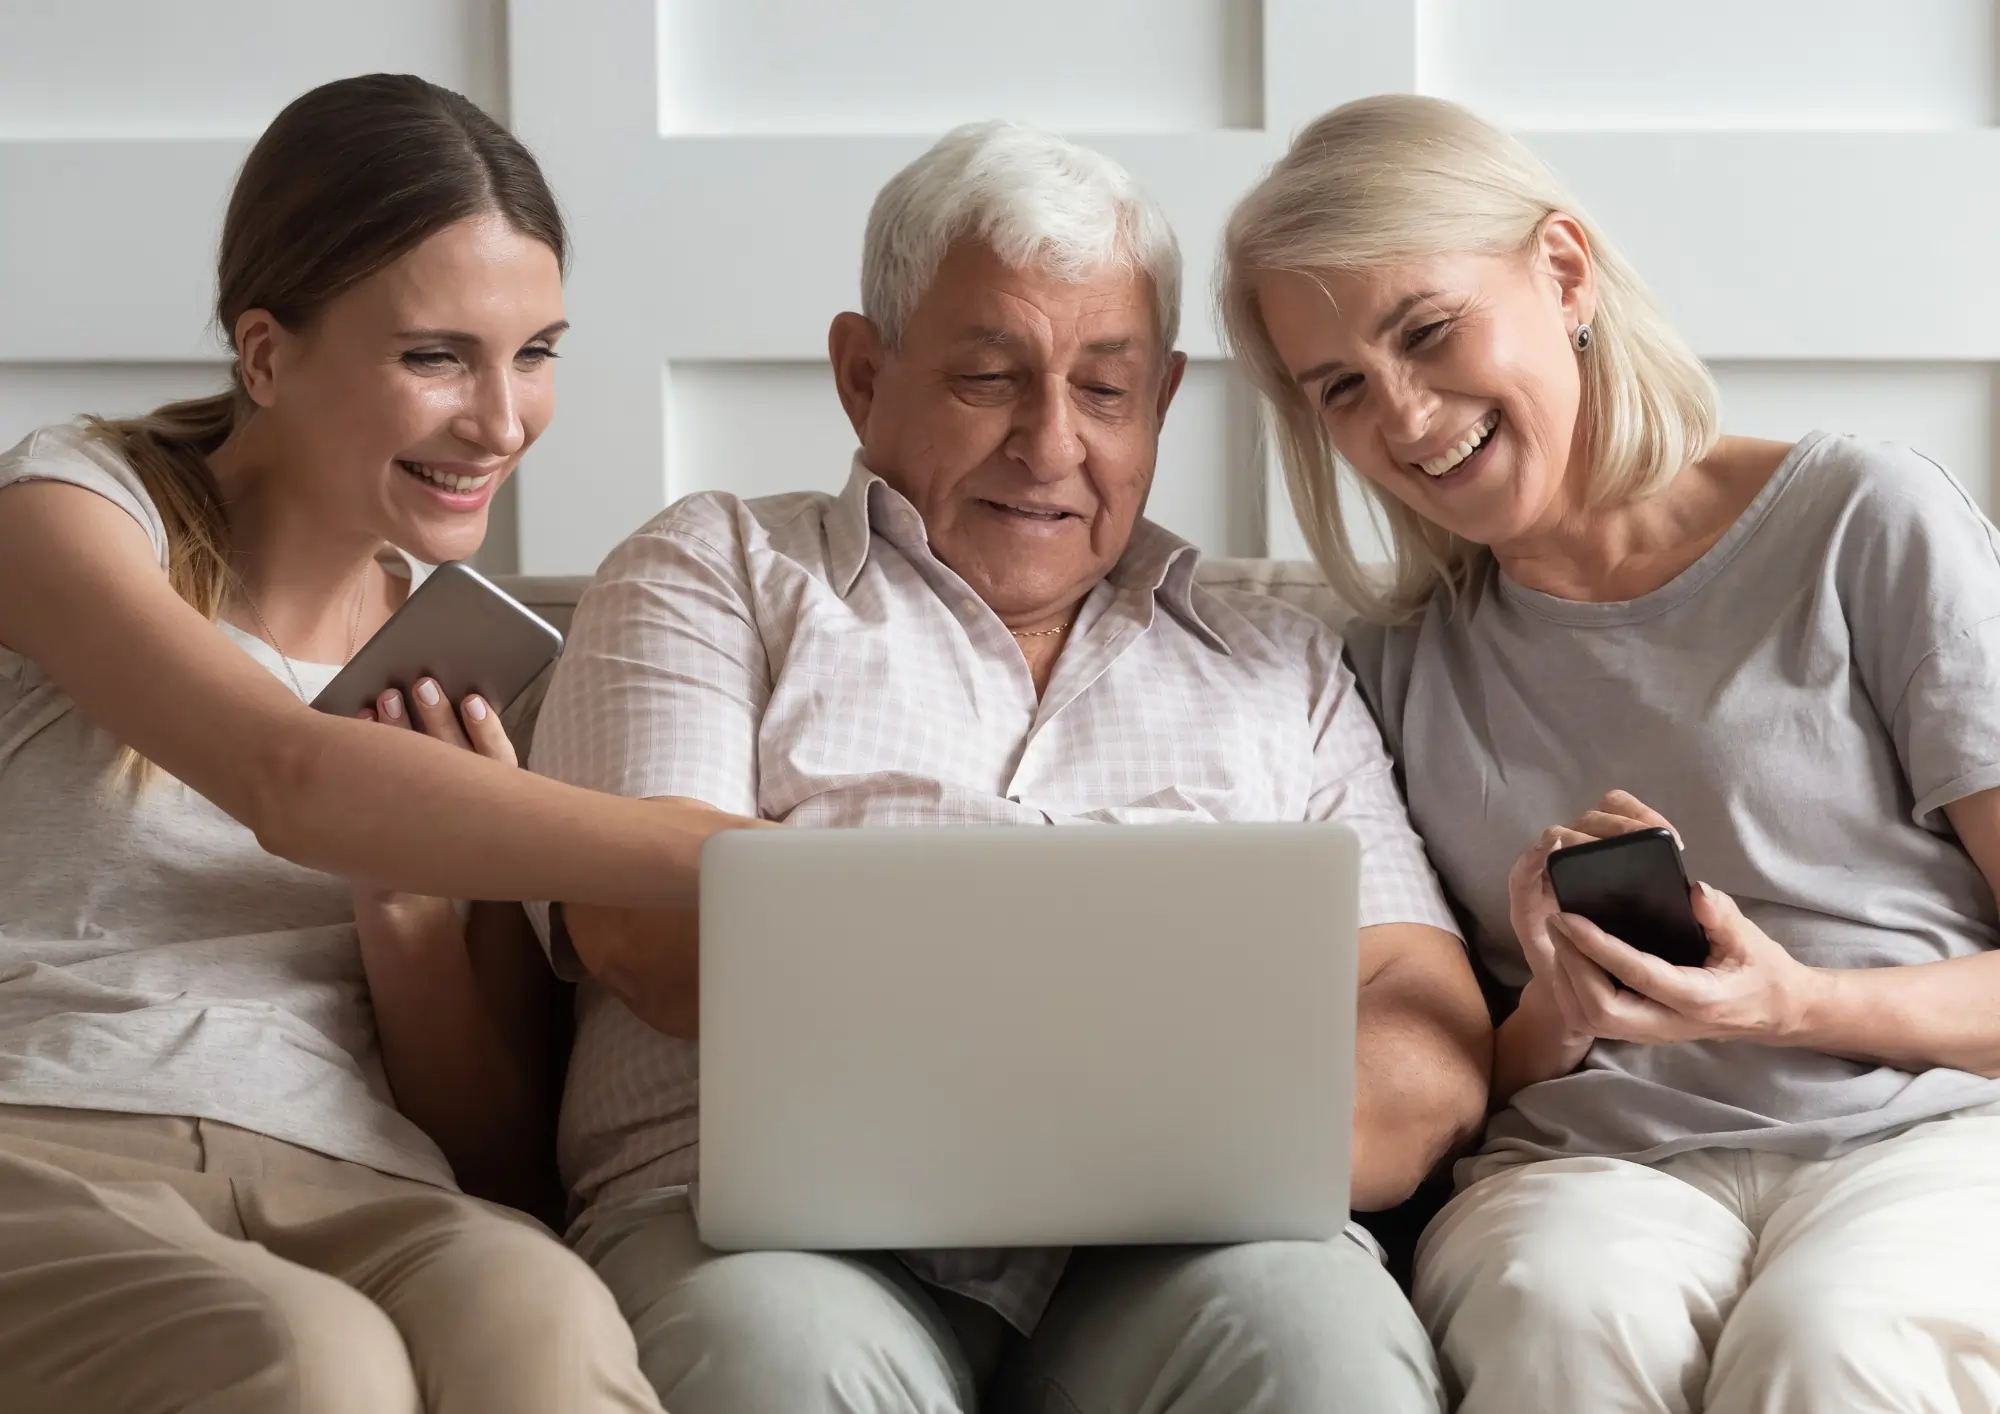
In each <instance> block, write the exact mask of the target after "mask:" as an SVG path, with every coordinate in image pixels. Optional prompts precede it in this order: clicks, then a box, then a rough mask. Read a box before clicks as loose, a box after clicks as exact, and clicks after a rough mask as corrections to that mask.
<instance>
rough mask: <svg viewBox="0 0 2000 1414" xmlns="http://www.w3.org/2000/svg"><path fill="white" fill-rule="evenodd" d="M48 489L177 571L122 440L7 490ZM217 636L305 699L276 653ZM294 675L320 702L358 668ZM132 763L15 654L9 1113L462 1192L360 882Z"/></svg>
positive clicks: (12, 466) (6, 659)
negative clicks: (440, 1144)
mask: <svg viewBox="0 0 2000 1414" xmlns="http://www.w3.org/2000/svg"><path fill="white" fill-rule="evenodd" d="M37 480H40V481H60V482H67V483H68V484H70V485H73V486H80V487H83V488H84V489H86V490H89V491H92V492H95V493H96V494H97V495H99V496H102V497H103V498H104V499H105V500H107V501H109V502H111V503H112V504H113V505H115V506H118V507H119V508H120V509H122V510H123V511H125V512H126V514H128V515H130V516H131V517H132V518H133V520H135V521H137V522H138V523H139V525H140V526H141V527H143V528H144V529H145V531H146V534H147V536H148V537H149V538H150V539H151V541H152V546H153V551H154V553H155V554H156V555H157V556H159V558H160V561H161V563H162V564H164V563H165V558H166V551H167V539H166V529H165V526H164V525H163V523H162V521H161V519H160V514H159V512H158V510H157V509H156V508H155V507H154V505H153V502H152V500H151V498H150V497H148V496H147V494H146V489H145V486H144V485H143V483H141V482H140V480H139V478H138V477H137V476H136V475H135V474H134V473H133V471H132V469H131V468H130V467H129V466H127V465H125V463H124V462H123V461H122V460H121V459H120V458H119V457H118V455H117V454H116V453H115V452H114V451H112V450H111V449H110V448H109V447H107V446H105V445H104V444H103V443H101V442H98V441H95V440H92V439H90V438H88V437H86V436H84V434H83V433H82V431H81V429H79V428H76V427H52V428H44V429H42V430H41V431H39V432H36V433H34V434H32V435H30V436H29V437H28V439H27V440H26V441H24V442H22V443H21V444H20V445H19V446H17V447H15V448H14V449H13V450H12V451H9V452H6V453H5V454H0V489H4V488H5V487H7V486H10V485H13V484H15V483H17V482H22V481H37ZM7 506H8V498H7V497H6V496H5V495H4V494H0V515H6V514H7ZM410 569H411V573H412V575H413V577H414V576H415V575H417V574H419V573H421V569H420V567H417V566H414V565H412V566H411V567H410ZM217 629H218V631H219V632H221V633H223V634H225V635H226V636H228V637H229V638H230V639H231V641H232V642H234V643H236V644H237V646H239V647H240V648H242V649H243V651H244V652H245V653H247V654H249V655H250V656H251V657H252V658H254V659H255V660H256V661H257V662H258V663H260V664H262V665H263V666H264V667H265V668H267V669H268V670H270V672H271V673H272V675H273V676H275V677H276V678H277V679H278V680H279V681H280V682H282V683H284V684H285V685H286V688H287V690H292V682H291V677H290V675H289V674H287V673H286V672H285V670H284V664H283V663H282V662H280V660H279V659H278V657H277V655H276V654H275V653H274V652H272V650H271V649H270V648H268V647H266V646H265V645H264V644H263V643H261V642H259V641H258V640H256V639H254V638H251V637H250V636H248V635H247V634H243V633H240V632H238V631H237V630H236V629H234V628H232V627H230V626H229V625H227V624H222V625H218V626H217ZM292 668H293V670H294V671H296V673H297V674H298V677H299V679H300V684H301V685H302V686H303V688H304V690H305V692H306V694H307V695H308V696H310V695H311V694H314V693H316V692H318V691H319V690H320V689H321V688H323V687H324V686H325V685H326V684H327V682H329V681H330V680H331V679H332V677H333V675H334V674H335V673H336V672H338V671H339V669H338V668H337V667H335V666H332V665H329V664H320V663H301V662H298V661H296V660H294V662H293V664H292ZM120 751H121V747H120V744H119V742H118V741H117V740H116V739H114V738H113V737H112V736H111V735H110V733H108V732H106V731H105V730H104V729H103V728H101V727H99V726H98V725H97V724H96V723H95V722H93V721H91V720H90V719H89V718H88V717H86V716H85V715H84V714H83V712H82V711H81V710H80V709H79V708H78V707H77V705H76V703H74V702H73V701H71V700H70V698H69V696H68V695H67V694H66V693H64V692H63V690H62V689H61V688H60V687H58V686H57V685H56V684H55V683H54V682H52V681H50V680H49V678H48V676H47V675H46V674H44V673H43V672H42V670H41V669H40V668H39V667H38V666H37V665H36V664H34V663H32V662H30V661H29V660H28V659H26V658H23V657H22V656H20V655H19V654H17V653H13V652H10V651H9V650H8V649H6V648H5V647H4V646H0V1105H49V1106H55V1107H58V1108H63V1109H88V1110H111V1111H117V1112H120V1113H127V1114H157V1115H182V1116H190V1117H199V1118H203V1119H213V1120H221V1121H223V1122H225V1123H228V1124H233V1125H237V1126H238V1127H240V1128H243V1129H248V1130H252V1131H254V1132H256V1133H258V1134H264V1135H268V1136H270V1137H271V1138H274V1139H282V1140H285V1141H286V1142H288V1143H292V1144H298V1145H301V1146H303V1147H305V1148H308V1149H315V1150H318V1151H319V1152H320V1153H323V1154H329V1155H331V1156H332V1157H334V1158H337V1159H346V1160H349V1161H350V1162H353V1163H358V1164H366V1165H367V1166H368V1167H370V1168H373V1169H380V1170H382V1171H383V1172H385V1173H392V1174H397V1175H400V1176H401V1177H404V1178H414V1179H419V1180H422V1181H423V1182H426V1183H433V1184H437V1185H440V1186H442V1187H452V1186H454V1185H453V1183H452V1175H451V1168H450V1166H449V1165H448V1164H447V1163H446V1162H445V1159H444V1155H443V1154H441V1153H440V1152H439V1151H438V1148H437V1146H436V1145H435V1144H433V1143H432V1142H431V1140H430V1138H429V1137H428V1136H427V1135H425V1134H424V1132H423V1131H422V1130H420V1129H419V1128H418V1127H417V1126H416V1125H415V1124H413V1123H411V1122H410V1120H409V1119H408V1118H406V1117H405V1116H404V1115H402V1114H401V1113H399V1112H398V1111H397V1109H396V1106H395V1102H394V1100H393V1099H392V1098H391V1096H390V1093H389V1085H388V1081H387V1079H386V1078H385V1076H384V1074H383V1070H382V1062H381V1053H380V1048H379V1046H378V1044H377V1041H376V1035H375V1018H374V1012H373V1010H372V1008H371V1007H370V1005H369V1000H368V981H367V977H366V976H365V975H364V973H363V971H362V967H361V953H360V947H359V944H358V943H357V941H356V938H355V933H354V908H353V904H352V901H351V898H350V894H349V889H348V886H347V884H346V883H345V882H344V881H342V880H340V879H337V878H334V877H333V876H332V875H329V874H322V873H319V872H317V871H315V870H311V869H302V868H300V867H299V866H298V865H296V864H292V863H290V862H288V861H286V860H283V859H279V858H278V857H277V856H275V855H272V854H268V853H266V852H265V851H264V850H263V848H262V847H260V846H259V845H258V843H257V839H256V836H255V835H253V834H252V833H251V832H250V831H249V830H248V829H246V828H244V826H242V825H240V824H238V823H237V822H236V821H235V820H233V819H231V818H230V817H229V816H228V815H227V814H225V813H224V812H223V811H222V810H220V809H219V808H217V807H216V806H215V805H213V804H211V803H210V802H209V801H208V800H206V799H204V798H203V797H202V796H200V795H197V794H196V793H195V792H194V791H192V790H189V789H188V788H187V787H186V786H184V785H182V784H181V783H180V782H179V781H176V780H173V779H171V778H165V777H161V778H157V779H155V780H154V781H153V782H152V783H151V784H150V785H148V786H147V787H146V788H145V789H143V790H138V791H134V790H131V789H129V788H126V787H123V786H121V785H120V784H119V783H118V780H117V778H116V768H117V764H118V758H119V755H120Z"/></svg>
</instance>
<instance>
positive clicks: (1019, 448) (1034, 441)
mask: <svg viewBox="0 0 2000 1414" xmlns="http://www.w3.org/2000/svg"><path fill="white" fill-rule="evenodd" d="M1013 442H1014V448H1013V450H1014V458H1015V460H1016V461H1018V462H1020V463H1021V464H1022V465H1023V466H1025V467H1027V469H1028V470H1029V471H1030V472H1031V473H1032V474H1033V475H1035V476H1036V477H1039V478H1045V479H1048V480H1055V479H1058V478H1060V477H1064V476H1067V475H1069V473H1071V472H1072V471H1074V470H1075V469H1076V466H1077V463H1078V462H1080V461H1082V460H1083V439H1082V438H1081V437H1079V436H1078V435H1077V428H1076V411H1075V409H1074V408H1073V407H1071V406H1070V400H1069V398H1068V397H1067V396H1066V395H1063V394H1044V395H1042V396H1039V397H1034V398H1028V399H1024V400H1023V403H1022V406H1021V409H1020V412H1019V415H1018V417H1017V420H1016V422H1015V424H1014V437H1013Z"/></svg>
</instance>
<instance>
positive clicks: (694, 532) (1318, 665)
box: [533, 457, 1457, 1332]
mask: <svg viewBox="0 0 2000 1414" xmlns="http://www.w3.org/2000/svg"><path fill="white" fill-rule="evenodd" d="M1197 558H1198V552H1197V551H1196V550H1195V548H1194V546H1192V545H1190V544H1188V543H1187V542H1185V541H1183V540H1180V539H1178V538H1177V537H1175V536H1173V535H1170V534H1168V533H1167V532H1166V531H1164V530H1162V529H1160V528H1159V527H1158V526H1155V525H1153V524H1151V523H1150V522H1147V521H1143V520H1142V521H1140V522H1139V524H1138V526H1137V527H1136V529H1135V530H1134V533H1133V536H1132V541H1131V544H1130V545H1129V547H1128V548H1127V550H1126V552H1125V554H1124V556H1123V558H1122V559H1120V560H1119V562H1118V564H1117V566H1116V567H1115V568H1114V569H1113V570H1112V572H1111V574H1110V575H1109V576H1108V577H1107V578H1106V580H1105V581H1104V582H1103V583H1101V584H1099V585H1098V586H1097V588H1095V589H1094V590H1092V591H1091V593H1090V595H1089V596H1088V597H1087V598H1086V600H1085V601H1084V605H1083V608H1082V611H1081V613H1080V614H1079V616H1078V618H1077V621H1076V626H1075V628H1074V629H1073V630H1072V631H1071V634H1070V637H1069V640H1068V642H1067V645H1066V647H1065V649H1064V651H1063V654H1062V657H1061V658H1060V660H1059V661H1058V662H1057V665H1056V669H1055V673H1054V676H1053V678H1052V680H1051V681H1050V683H1049V686H1048V691H1047V693H1046V695H1045V696H1043V697H1042V698H1041V699H1040V700H1039V701H1038V700H1037V699H1036V696H1035V688H1034V685H1033V682H1032V681H1031V679H1030V677H1029V675H1028V668H1027V664H1026V662H1025V661H1024V659H1023V658H1022V655H1021V650H1020V648H1019V647H1018V646H1017V645H1016V643H1015V641H1014V639H1013V637H1012V636H1011V635H1010V634H1009V633H1008V631H1007V627H1006V625H1004V624H1003V623H1002V622H1001V621H1000V619H999V617H998V616H997V615H995V614H994V612H993V611H992V610H991V609H989V608H988V607H987V606H986V605H985V604H984V603H982V602H981V601H980V600H979V598H978V597H977V596H976V595H974V594H973V592H972V591H971V590H970V589H969V588H968V587H967V586H966V584H965V582H964V581H963V580H961V579H960V578H959V577H958V576H957V575H956V574H954V573H953V572H952V571H951V570H950V569H948V568H947V567H946V566H945V565H944V564H943V562H941V561H940V560H939V559H938V558H937V557H936V556H935V555H933V554H932V553H931V551H930V548H929V545H928V542H927V540H926V537H925V534H924V528H923V523H922V521H921V519H920V518H919V517H918V515H917V512H916V510H915V509H914V508H913V507H912V506H911V505H910V503H909V502H908V501H906V500H905V499H904V498H903V497H902V496H900V495H898V494H897V493H896V492H895V491H894V490H893V489H892V488H891V487H890V486H889V485H888V484H887V483H886V482H884V481H882V480H881V479H880V478H878V477H876V476H875V475H873V474H872V473H871V472H869V471H868V470H867V469H866V468H865V467H863V466H862V465H861V463H860V460H859V458H858V457H857V458H856V461H855V467H854V474H853V476H852V477H851V478H850V480H849V481H848V484H847V488H846V489H845V490H844V491H842V492H841V494H840V495H839V496H838V497H834V496H826V495H820V494H803V493H802V494H798V495H788V496H771V497H766V498H763V499H760V500H754V501H741V500H738V499H737V498H735V497H732V496H725V495H720V494H714V493H708V494H703V495H698V496H693V497H690V498H689V499H687V500H685V501H682V502H680V503H679V504H678V505H676V506H673V507H671V508H669V509H668V510H667V511H665V512H664V513H662V514H661V515H660V516H659V517H657V518H656V519H655V520H654V521H653V522H652V523H651V524H649V525H647V526H646V527H645V528H644V529H642V530H640V531H639V532H638V533H637V534H635V535H633V536H632V537H631V538H630V539H629V540H627V541H625V543H624V544H622V545H620V546H619V547H618V548H617V549H616V550H614V551H613V552H612V554H611V556H610V558H608V559H607V560H606V561H605V562H604V565H603V567H602V568H601V569H600V570H599V571H598V574H597V578H596V579H595V581H593V583H592V584H591V586H590V588H589V589H588V590H587V591H586V592H585V593H584V595H583V598H582V600H581V602H580V603H579V604H578V605H577V612H576V620H575V623H574V625H573V627H572V629H571V631H570V638H569V644H568V648H567V649H566V651H565V652H564V654H563V657H562V661H561V666H560V668H559V669H558V671H557V673H556V677H555V681H554V683H553V684H552V685H551V687H550V689H549V694H548V698H547V701H546V703H545V704H544V706H543V708H542V712H541V717H540V720H539V722H538V724H537V726H536V730H535V739H534V752H533V764H534V768H535V769H536V770H537V771H541V772H544V773H546V774H548V775H551V776H554V777H556V778H558V779H561V780H565V781H570V782H573V783H575V784H577V785H581V786H588V787H590V788H592V789H595V790H601V791H610V792H613V793H615V794H619V795H627V796H639V797H643V796H659V795H676V796H692V797H695V798H697V799H701V800H705V801H708V802H710V803H711V804H713V805H716V806H718V807H720V808H721V809H724V810H728V811H732V812H735V813H737V814H742V815H760V816H762V817H764V818H765V819H769V820H785V821H789V822H790V823H792V824H795V825H818V826H856V825H916V824H924V825H976V824H1022V825H1041V824H1077V823H1120V824H1124V823H1143V822H1154V821H1189V820H1327V819H1337V820H1341V821H1344V822H1345V823H1347V824H1349V825H1351V826H1353V827H1354V828H1355V830H1356V831H1357V832H1358V833H1359V834H1360V836H1361V840H1362V847H1363V855H1362V860H1363V862H1362V873H1361V878H1362V886H1361V923H1362V926H1364V927H1366V926H1369V925H1371V924H1381V923H1423V924H1429V925H1430V926H1432V927H1435V928H1442V929H1445V930H1446V931H1449V932H1452V933H1456V932H1457V928H1456V925H1455V924H1454V923H1453V921H1452V917H1451V913H1450V911H1449V910H1448V909H1447V908H1446V906H1445V902H1444V898H1443V895H1442V894H1441V893H1440V891H1439V888H1438V884H1437V880H1436V878H1435V876H1434V875H1433V874H1432V872H1431V868H1430V864H1429V862H1428V860H1427V859H1426V858H1425V855H1424V851H1423V846H1422V844H1421V843H1420V842H1419V841H1418V839H1417V836H1416V834H1415V833H1414V832H1413V831H1412V830H1411V828H1410V825H1409V822H1408V820H1407V819H1406V818H1405V816H1404V813H1403V804H1402V799H1401V796H1400V795H1399V793H1398V791H1397V789H1396V786H1395V784H1394V782H1393V780H1392V778H1391V775H1390V766H1389V759H1388V757H1387V755H1386V754H1385V753H1384V751H1383V749H1382V743H1381V740H1380V738H1379V736H1378V735H1377V733H1376V730H1375V726H1374V723H1373V722H1372V721H1371V719H1370V718H1369V716H1368V712H1367V709H1366V707H1365V706H1364V705H1363V704H1362V702H1361V699H1360V697H1359V696H1358V694H1357V693H1356V691H1355V688H1354V681H1353V678H1352V677H1351V675H1350V674H1349V673H1348V671H1347V669H1346V667H1345V666H1344V665H1343V664H1342V662H1341V660H1340V642H1339V640H1338V638H1336V637H1335V635H1334V634H1333V633H1332V632H1331V631H1330V630H1329V629H1328V628H1326V627H1325V626H1324V625H1323V624H1321V623H1320V622H1319V621H1318V620H1316V619H1314V618H1312V617H1311V616H1310V615H1308V614H1306V613H1304V612H1303V611H1301V610H1298V609H1295V608H1293V607H1291V606H1290V605H1287V604H1284V603H1282V602H1280V601H1278V600H1276V599H1273V598H1270V597H1268V596H1264V595H1256V594H1248V593H1231V592H1227V591H1222V592H1218V591H1212V590H1209V589H1206V588H1203V587H1202V586H1199V585H1197V584H1196V583H1195V580H1194V570H1195V564H1196V560H1197ZM533 911H534V912H536V913H537V914H540V915H541V917H540V918H539V919H538V921H539V922H540V923H541V924H542V926H543V927H544V929H545V930H546V910H541V909H537V910H533ZM565 942H566V940H564V939H561V938H558V939H557V940H556V942H555V946H554V948H553V950H552V954H553V956H554V960H555V962H556V965H557V967H558V969H559V970H561V971H564V972H565V973H566V974H568V975H571V976H576V975H577V974H578V973H579V972H580V969H579V968H578V966H577V963H576V959H575V956H574V953H573V952H572V951H570V950H569V949H568V948H567V947H566V946H565ZM581 981H582V985H581V987H580V989H579V993H578V1025H577V1036H576V1045H575V1049H574V1051H573V1053H572V1057H571V1060H570V1069H569V1084H568V1089H567V1092H566V1094H565V1096H564V1103H563V1111H562V1124H561V1131H560V1137H559V1148H560V1157H561V1162H562V1168H563V1176H564V1179H565V1181H566V1182H567V1183H568V1184H569V1185H570V1188H571V1190H572V1192H573V1193H574V1195H575V1197H576V1199H577V1201H578V1202H579V1203H581V1204H584V1205H597V1204H604V1203H610V1202H616V1201H619V1200H623V1199H625V1198H629V1197H632V1196H634V1195H636V1194H639V1193H642V1192H646V1191H648V1190H653V1189H658V1188H662V1187H667V1186H672V1185H681V1184H689V1183H692V1182H693V1181H694V1180H695V1177H696V1170H697V1167H698V1163H697V1157H696V1152H697V1151H696V1144H695V1137H696V1121H695V1105H696V1096H697V1084H696V1047H695V1045H694V1044H693V1043H691V1042H685V1041H676V1040H672V1039H670V1038H668V1037H666V1036H663V1035H661V1034H660V1033H659V1032H657V1031H654V1030H653V1029H651V1028H650V1027H648V1026H647V1025H646V1024H645V1023H644V1022H641V1021H640V1020H638V1019H637V1018H636V1017H635V1016H633V1015H632V1013H631V1012H629V1011H628V1010H626V1008H625V1007H624V1005H623V1004H622V1003H621V1002H619V1001H618V1000H617V999H616V998H615V997H613V996H612V995H611V994H610V993H609V992H607V991H606V990H605V989H604V988H602V987H600V986H598V985H596V984H594V983H593V982H591V981H590V980H589V979H588V978H587V977H586V978H582V979H581ZM1066 1256H1067V1254H1066V1253H1064V1252H1061V1251H1007V1252H950V1253H938V1252H927V1253H912V1254H907V1255H906V1256H905V1258H904V1260H905V1261H906V1262H908V1263H909V1264H910V1266H911V1267H912V1269H913V1270H915V1271H916V1272H917V1273H918V1275H919V1276H922V1277H924V1278H925V1279H926V1280H929V1281H931V1282H933V1283H935V1284H937V1285H940V1286H945V1287H948V1288H950V1289H952V1290H955V1291H960V1292H963V1293H964V1294H966V1295H969V1296H972V1297H974V1298H975V1299H978V1300H980V1301H983V1302H985V1303H986V1304H988V1305H990V1306H992V1307H993V1308H994V1309H995V1310H997V1311H999V1312H1000V1313H1001V1315H1003V1316H1005V1317H1006V1318H1007V1320H1008V1321H1009V1322H1010V1323H1011V1324H1013V1325H1014V1326H1015V1327H1016V1328H1018V1329H1020V1330H1022V1331H1024V1332H1025V1331H1031V1330H1032V1329H1033V1327H1034V1325H1035V1323H1036V1322H1037V1320H1038V1319H1039V1318H1040V1315H1041V1312H1042V1310H1043V1308H1044V1306H1045V1305H1046V1304H1047V1301H1048V1298H1049V1296H1050V1294H1051V1293H1052V1292H1053V1290H1054V1288H1055V1285H1056V1282H1057V1280H1058V1279H1059V1278H1060V1276H1061V1274H1062V1270H1063V1264H1064V1261H1065V1259H1066Z"/></svg>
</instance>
